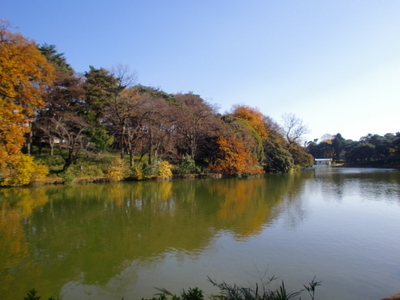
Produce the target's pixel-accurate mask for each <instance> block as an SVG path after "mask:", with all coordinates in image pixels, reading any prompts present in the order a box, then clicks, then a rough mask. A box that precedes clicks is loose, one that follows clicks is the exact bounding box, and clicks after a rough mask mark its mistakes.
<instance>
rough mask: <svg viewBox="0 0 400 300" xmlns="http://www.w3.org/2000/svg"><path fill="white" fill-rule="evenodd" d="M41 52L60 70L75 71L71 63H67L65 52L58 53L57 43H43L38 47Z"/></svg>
mask: <svg viewBox="0 0 400 300" xmlns="http://www.w3.org/2000/svg"><path fill="white" fill-rule="evenodd" d="M38 49H39V50H40V52H41V53H42V54H43V55H44V56H45V57H46V59H47V61H48V62H49V63H51V64H52V65H53V66H54V67H55V68H56V70H57V71H58V72H61V73H68V74H70V75H72V74H74V73H75V71H74V69H73V68H72V67H71V65H70V64H69V63H67V60H66V58H65V57H64V53H58V52H57V49H56V46H55V45H48V44H43V45H41V46H39V47H38Z"/></svg>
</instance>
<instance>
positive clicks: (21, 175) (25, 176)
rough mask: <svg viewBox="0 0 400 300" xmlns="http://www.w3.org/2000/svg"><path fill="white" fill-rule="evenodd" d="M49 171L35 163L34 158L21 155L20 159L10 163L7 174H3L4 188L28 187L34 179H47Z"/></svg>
mask: <svg viewBox="0 0 400 300" xmlns="http://www.w3.org/2000/svg"><path fill="white" fill-rule="evenodd" d="M48 173H49V169H48V168H47V167H46V166H44V165H40V164H38V163H36V162H34V161H33V157H32V156H29V155H25V154H21V155H19V157H18V159H17V160H15V161H13V162H12V163H10V164H9V165H8V167H7V169H6V172H4V173H3V174H2V176H3V181H2V182H1V184H0V185H2V186H19V185H27V184H29V183H30V182H31V181H32V180H33V179H39V178H43V177H45V176H46V175H47V174H48Z"/></svg>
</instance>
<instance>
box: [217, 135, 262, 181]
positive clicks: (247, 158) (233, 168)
mask: <svg viewBox="0 0 400 300" xmlns="http://www.w3.org/2000/svg"><path fill="white" fill-rule="evenodd" d="M217 144H218V145H219V147H218V153H217V158H216V160H215V163H213V164H210V165H209V168H210V169H211V170H212V171H214V172H216V173H222V174H229V175H234V174H262V173H264V171H263V170H262V168H261V167H257V158H256V157H255V155H254V154H251V153H249V152H248V150H247V148H246V146H245V145H244V143H243V142H242V141H241V140H239V139H237V138H235V137H230V138H226V137H220V138H219V139H218V141H217Z"/></svg>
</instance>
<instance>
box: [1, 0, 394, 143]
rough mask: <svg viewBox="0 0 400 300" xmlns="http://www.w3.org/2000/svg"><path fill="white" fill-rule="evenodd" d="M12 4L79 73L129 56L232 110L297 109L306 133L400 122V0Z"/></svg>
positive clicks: (140, 74)
mask: <svg viewBox="0 0 400 300" xmlns="http://www.w3.org/2000/svg"><path fill="white" fill-rule="evenodd" d="M1 2H2V4H0V7H1V9H0V18H1V19H7V20H8V21H10V22H11V24H12V25H13V26H14V27H17V29H13V31H15V32H20V33H22V34H23V35H24V36H25V37H28V38H31V39H33V40H35V41H36V42H37V43H38V44H44V43H47V44H50V45H55V46H56V48H57V50H58V52H60V53H64V56H65V57H66V59H67V62H68V63H69V64H70V65H71V66H72V67H73V68H74V69H75V71H76V72H82V73H83V72H85V71H88V70H89V66H93V67H95V68H106V69H109V68H111V67H113V66H116V65H118V64H122V65H126V66H129V68H130V70H131V71H132V72H134V73H135V74H136V76H137V83H138V84H142V85H145V86H152V87H155V88H159V89H161V90H163V91H165V92H167V93H179V92H182V93H186V92H193V93H194V94H198V95H200V96H201V97H202V98H203V99H205V100H206V101H207V102H209V103H212V104H216V105H218V106H219V108H220V109H219V112H220V113H225V112H229V111H231V109H232V107H233V106H234V105H236V104H245V105H249V106H251V107H254V108H257V109H259V110H260V111H261V112H262V113H263V114H264V115H266V116H269V117H271V118H273V119H274V120H275V121H276V122H278V123H281V124H282V115H283V114H285V113H293V114H295V115H296V116H297V117H298V118H300V119H302V120H303V122H304V123H305V124H306V125H307V126H308V128H309V129H310V133H309V134H307V135H306V136H305V140H314V139H321V137H322V136H323V135H325V134H332V135H334V134H337V133H340V134H341V135H342V136H343V137H344V138H346V139H352V140H355V141H357V140H359V139H360V137H362V136H365V135H367V134H369V133H372V134H379V135H384V134H386V133H396V132H399V131H400V121H399V120H400V17H399V16H400V1H399V0H375V1H370V0H324V1H321V0H301V1H299V0H291V1H289V0H280V1H272V0H247V1H243V0H241V1H239V0H169V1H165V0H114V1H110V0H96V1H94V0H69V1H66V0H34V1H32V0H29V1H28V0H13V1H6V0H1Z"/></svg>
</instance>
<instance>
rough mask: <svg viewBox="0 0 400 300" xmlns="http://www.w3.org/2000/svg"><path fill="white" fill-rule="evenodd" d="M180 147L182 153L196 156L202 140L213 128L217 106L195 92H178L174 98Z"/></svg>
mask: <svg viewBox="0 0 400 300" xmlns="http://www.w3.org/2000/svg"><path fill="white" fill-rule="evenodd" d="M172 104H173V105H175V108H176V109H175V110H174V114H173V118H174V124H175V126H176V131H177V138H178V142H179V144H178V147H179V148H180V152H181V154H182V155H185V154H189V155H190V157H191V158H193V159H194V158H195V157H196V155H197V154H198V150H199V147H200V146H201V145H202V144H203V143H202V141H203V140H204V139H205V138H206V136H207V135H208V134H209V133H210V131H211V130H212V129H213V127H214V124H215V118H214V117H215V114H216V107H214V106H212V105H210V104H209V103H207V102H206V101H204V100H203V99H202V98H201V97H200V96H198V95H195V94H193V93H187V94H176V95H174V99H173V100H172Z"/></svg>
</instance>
